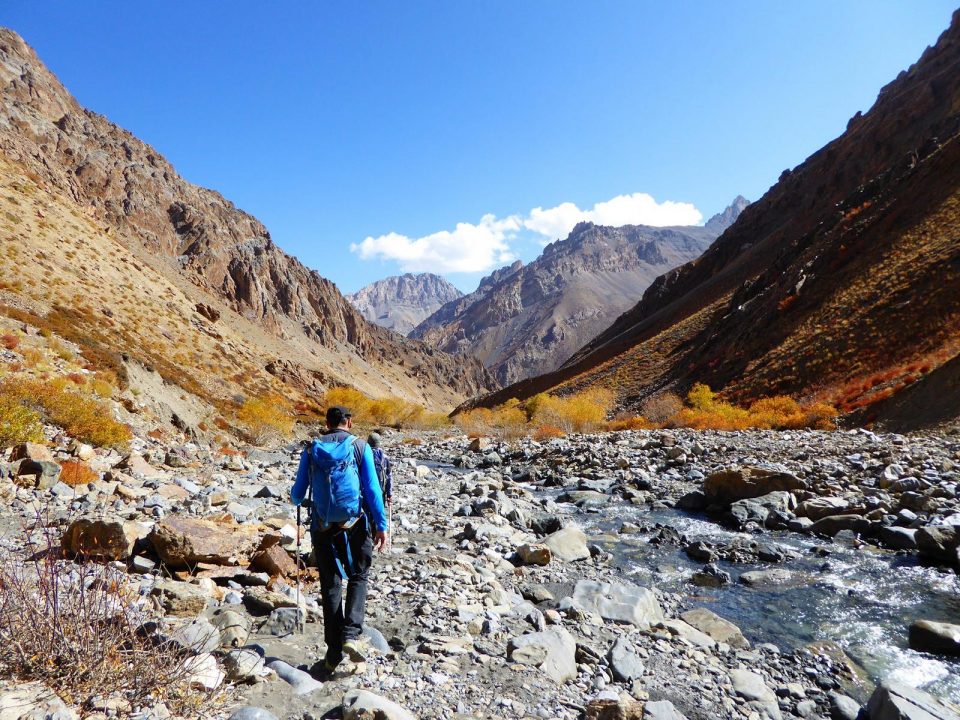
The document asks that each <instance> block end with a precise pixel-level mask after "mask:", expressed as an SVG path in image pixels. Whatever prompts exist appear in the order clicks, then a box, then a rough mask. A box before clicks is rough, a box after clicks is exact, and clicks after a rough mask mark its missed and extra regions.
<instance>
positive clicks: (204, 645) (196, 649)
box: [170, 618, 220, 655]
mask: <svg viewBox="0 0 960 720" xmlns="http://www.w3.org/2000/svg"><path fill="white" fill-rule="evenodd" d="M170 642H172V643H173V644H174V645H176V646H177V647H179V648H181V649H182V650H186V651H187V652H191V653H193V654H195V655H196V654H198V653H209V652H213V651H214V650H217V649H218V648H219V647H220V632H219V631H218V630H217V629H216V628H215V627H214V626H213V625H211V624H210V622H209V621H208V620H206V619H205V618H197V619H196V620H193V621H192V622H189V623H187V624H186V625H182V626H180V627H179V628H177V629H176V630H174V632H173V634H172V635H171V636H170Z"/></svg>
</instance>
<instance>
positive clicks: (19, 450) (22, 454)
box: [10, 442, 53, 462]
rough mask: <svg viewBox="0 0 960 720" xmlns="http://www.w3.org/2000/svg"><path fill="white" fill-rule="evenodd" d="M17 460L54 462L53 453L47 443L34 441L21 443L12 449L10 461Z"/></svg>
mask: <svg viewBox="0 0 960 720" xmlns="http://www.w3.org/2000/svg"><path fill="white" fill-rule="evenodd" d="M17 460H37V461H40V462H44V461H45V462H53V453H52V452H50V448H48V447H47V446H46V445H40V444H39V443H32V442H27V443H20V444H19V445H17V446H15V447H14V448H13V449H12V450H11V451H10V462H16V461H17Z"/></svg>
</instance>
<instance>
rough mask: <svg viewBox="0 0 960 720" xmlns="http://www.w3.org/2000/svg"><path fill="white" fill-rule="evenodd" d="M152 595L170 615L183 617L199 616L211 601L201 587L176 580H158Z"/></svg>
mask: <svg viewBox="0 0 960 720" xmlns="http://www.w3.org/2000/svg"><path fill="white" fill-rule="evenodd" d="M150 594H151V595H152V596H153V597H156V598H157V599H158V600H159V602H160V605H161V606H162V607H163V609H164V610H166V611H167V613H168V614H170V615H178V616H182V617H193V616H196V615H199V614H200V613H202V612H203V611H204V609H205V608H206V607H207V602H208V601H209V599H210V598H209V596H208V595H207V593H206V592H204V590H202V589H201V588H200V587H198V586H196V585H190V584H188V583H184V582H177V581H175V580H158V581H157V582H156V583H155V584H154V586H153V588H152V589H151V590H150Z"/></svg>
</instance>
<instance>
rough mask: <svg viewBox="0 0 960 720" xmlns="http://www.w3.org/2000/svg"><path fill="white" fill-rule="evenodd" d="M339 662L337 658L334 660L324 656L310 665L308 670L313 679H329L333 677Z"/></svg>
mask: <svg viewBox="0 0 960 720" xmlns="http://www.w3.org/2000/svg"><path fill="white" fill-rule="evenodd" d="M339 664H340V661H339V660H337V661H336V662H334V660H333V659H331V658H324V659H323V660H317V662H315V663H314V664H313V665H311V666H310V670H309V671H308V672H309V673H310V676H311V677H312V678H313V679H314V680H320V681H324V680H330V679H331V678H333V675H334V673H336V671H337V666H338V665H339Z"/></svg>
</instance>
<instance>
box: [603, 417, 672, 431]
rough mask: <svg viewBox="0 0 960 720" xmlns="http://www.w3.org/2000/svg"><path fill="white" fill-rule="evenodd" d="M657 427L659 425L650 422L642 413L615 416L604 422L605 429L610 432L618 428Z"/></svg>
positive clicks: (639, 428)
mask: <svg viewBox="0 0 960 720" xmlns="http://www.w3.org/2000/svg"><path fill="white" fill-rule="evenodd" d="M657 427H659V425H657V424H656V423H654V422H650V421H649V420H647V419H646V418H645V417H643V416H642V415H633V416H630V415H627V416H623V417H615V418H614V419H613V420H609V421H607V424H606V429H607V430H609V431H610V432H617V431H620V430H653V429H655V428H657Z"/></svg>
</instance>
